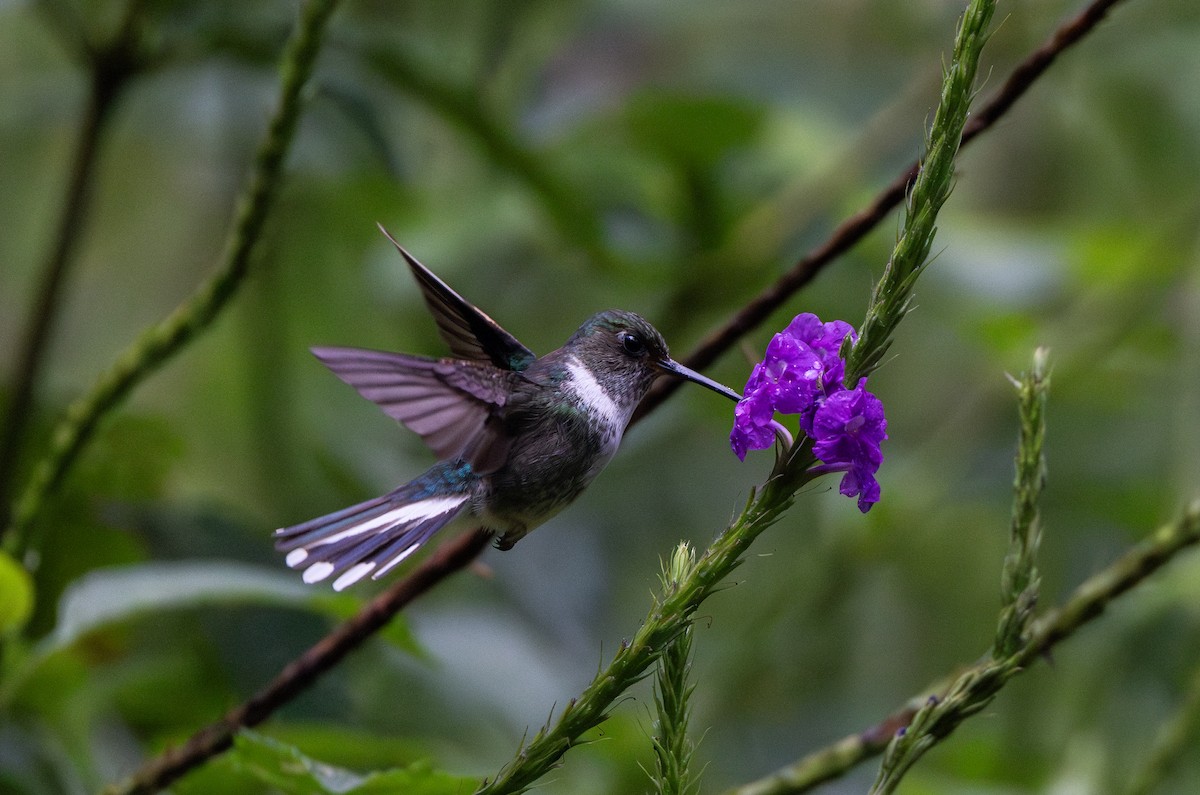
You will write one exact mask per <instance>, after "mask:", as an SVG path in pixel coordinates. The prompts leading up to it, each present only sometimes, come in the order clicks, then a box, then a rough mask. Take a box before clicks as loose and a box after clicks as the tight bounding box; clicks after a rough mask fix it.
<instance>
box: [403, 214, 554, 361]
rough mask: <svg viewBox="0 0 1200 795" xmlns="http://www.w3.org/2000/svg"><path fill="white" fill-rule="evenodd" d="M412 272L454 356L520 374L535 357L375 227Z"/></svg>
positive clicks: (518, 341) (514, 338) (497, 324)
mask: <svg viewBox="0 0 1200 795" xmlns="http://www.w3.org/2000/svg"><path fill="white" fill-rule="evenodd" d="M379 231H381V232H383V234H384V236H386V237H387V239H388V240H390V241H392V245H394V246H395V247H396V250H397V251H399V252H400V254H401V256H403V257H404V259H405V261H407V262H408V267H409V268H411V269H412V272H413V275H414V276H415V277H416V279H417V284H418V285H419V286H420V287H421V295H423V296H424V297H425V305H426V306H428V307H429V311H430V312H431V313H432V314H433V319H434V320H435V321H437V327H438V331H439V332H440V333H441V335H442V339H444V340H445V341H446V344H448V345H449V346H450V350H451V351H452V352H453V353H454V355H455V356H457V357H459V358H461V359H467V360H469V361H483V362H490V363H491V364H494V365H495V366H496V367H499V368H500V369H502V370H524V369H525V368H526V367H528V366H529V365H530V364H532V363H533V360H534V359H536V358H537V357H536V356H535V355H534V353H533V351H531V350H529V349H528V348H526V347H525V346H524V345H522V344H521V341H520V340H518V339H517V338H516V337H514V336H513V335H512V334H509V333H508V332H507V331H505V330H504V329H503V328H502V327H501V326H500V324H499V323H497V322H496V321H494V320H492V319H491V318H490V317H488V316H487V315H486V314H484V313H483V312H482V311H481V310H480V309H479V308H478V307H476V306H475V305H474V304H472V303H471V302H470V301H467V300H466V299H465V298H463V297H462V296H461V295H459V294H458V293H456V292H454V290H452V289H451V288H450V286H449V285H448V284H446V283H445V282H444V281H442V280H441V279H439V278H438V277H437V276H434V275H433V272H432V271H430V270H429V269H428V268H426V267H425V266H424V265H422V264H421V263H420V262H418V261H417V259H416V257H414V256H413V255H411V254H409V253H408V252H407V251H405V250H404V248H403V246H401V245H400V244H399V243H397V242H396V239H395V238H394V237H392V236H391V235H389V234H388V231H387V230H386V229H384V228H383V226H382V225H380V226H379Z"/></svg>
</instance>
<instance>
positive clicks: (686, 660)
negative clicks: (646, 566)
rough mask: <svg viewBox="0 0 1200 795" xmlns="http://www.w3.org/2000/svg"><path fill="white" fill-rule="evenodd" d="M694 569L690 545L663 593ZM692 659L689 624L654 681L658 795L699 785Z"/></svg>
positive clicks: (669, 571)
mask: <svg viewBox="0 0 1200 795" xmlns="http://www.w3.org/2000/svg"><path fill="white" fill-rule="evenodd" d="M694 566H695V555H694V553H693V552H692V548H691V546H689V545H688V543H687V542H686V541H685V542H682V543H680V544H679V546H678V547H676V548H675V553H674V554H673V555H672V557H671V560H670V561H669V562H668V563H667V565H665V566H664V567H663V578H662V584H663V586H662V587H663V593H671V592H672V591H674V590H675V589H676V588H678V587H679V584H680V583H681V582H683V580H685V579H686V578H687V577H688V575H689V574H690V573H691V570H692V568H693V567H694ZM691 656H692V624H691V623H690V622H689V623H688V624H687V625H685V626H684V627H683V629H682V630H680V632H679V634H678V635H677V636H676V638H675V639H674V640H673V641H671V642H670V643H669V644H668V645H667V648H666V650H665V651H664V652H663V654H662V656H661V657H660V658H659V660H658V671H657V672H656V675H655V681H654V706H655V711H656V712H657V719H656V720H655V722H654V728H655V731H654V736H653V737H652V738H651V743H652V744H653V746H654V762H655V776H654V785H655V788H656V790H657V791H658V793H659V795H688V794H689V793H691V792H694V791H695V788H696V785H697V784H698V783H699V782H698V781H696V779H695V778H694V777H693V775H692V773H691V761H692V750H693V746H692V743H691V741H690V740H689V739H688V719H689V717H690V712H691V709H690V707H689V704H688V702H689V700H690V699H691V695H692V690H693V689H694V687H695V686H694V685H690V684H689V683H688V673H689V670H690V668H691Z"/></svg>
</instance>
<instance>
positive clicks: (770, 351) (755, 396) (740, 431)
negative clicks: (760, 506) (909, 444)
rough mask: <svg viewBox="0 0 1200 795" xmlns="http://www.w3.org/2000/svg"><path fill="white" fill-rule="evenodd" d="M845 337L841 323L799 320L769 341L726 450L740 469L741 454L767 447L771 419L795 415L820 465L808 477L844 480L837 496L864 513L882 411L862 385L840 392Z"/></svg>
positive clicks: (810, 317)
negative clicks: (824, 474) (828, 474)
mask: <svg viewBox="0 0 1200 795" xmlns="http://www.w3.org/2000/svg"><path fill="white" fill-rule="evenodd" d="M847 335H849V337H850V339H851V342H852V343H853V342H857V341H858V335H857V334H856V333H855V331H854V329H853V328H852V327H851V326H850V324H849V323H846V322H845V321H842V320H834V321H831V322H829V323H822V322H821V319H820V318H819V317H817V316H816V315H814V314H811V313H807V312H806V313H804V314H802V315H797V316H796V317H795V318H794V319H793V320H792V322H791V323H789V324H788V326H787V328H785V329H784V330H783V331H781V332H780V333H778V334H776V335H775V336H774V337H773V338H772V339H771V342H770V344H769V345H767V351H766V355H765V356H764V357H763V360H762V361H761V362H759V363H758V364H757V365H755V366H754V370H753V371H752V372H751V373H750V379H749V381H747V382H746V389H745V390H744V392H743V395H744V397H743V398H742V400H741V401H740V402H739V403H738V405H737V408H735V409H734V421H733V430H732V431H731V432H730V434H729V443H730V446H731V447H732V448H733V451H734V453H736V454H737V456H738V458H740V459H742V460H743V461H744V460H745V458H746V452H747V451H749V450H763V449H766V448H768V447H770V446H771V445H772V444H773V443H774V441H775V433H776V428H778V427H780V426H779V425H778V423H776V422H775V413H776V412H779V413H781V414H796V415H799V424H800V429H801V430H803V431H804V433H805V434H807V435H808V437H809V438H811V439H812V440H813V454H814V455H816V457H817V458H819V459H820V460H821V461H822V464H821V465H820V466H818V467H814V468H813V470H812V471H813V472H814V473H817V472H844V473H845V475H843V477H842V483H841V488H840V490H841V493H842V494H845V495H846V496H848V497H853V496H858V507H859V509H860V510H862V511H863V512H864V513H865V512H866V511H868V510H870V508H871V505H873V504H874V503H876V502H878V501H879V484H878V482H876V480H875V473H876V472H877V471H878V470H879V465H880V463H881V462H882V461H883V454H882V453H881V452H880V449H879V444H880V442H882V441H883V440H884V439H886V438H887V434H886V433H885V429H886V428H887V421H886V419H885V418H884V415H883V403H881V402H880V400H879V398H877V397H875V396H874V395H872V394H871V393H870V392H867V391H866V389H865V388H864V385H865V384H866V379H865V378H864V379H862V380H860V381H859V382H858V386H856V387H855V388H854V389H846V388H845V387H844V386H843V385H842V380H843V379H844V378H845V375H846V363H845V361H843V360H842V357H841V356H840V352H841V347H842V343H843V342H844V341H845V339H846V337H847Z"/></svg>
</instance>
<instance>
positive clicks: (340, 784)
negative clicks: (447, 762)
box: [231, 731, 478, 795]
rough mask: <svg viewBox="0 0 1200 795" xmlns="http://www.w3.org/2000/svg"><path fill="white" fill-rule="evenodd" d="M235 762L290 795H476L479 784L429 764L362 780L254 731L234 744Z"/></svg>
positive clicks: (232, 755) (364, 777)
mask: <svg viewBox="0 0 1200 795" xmlns="http://www.w3.org/2000/svg"><path fill="white" fill-rule="evenodd" d="M231 760H232V762H233V764H234V767H235V768H239V769H241V770H242V771H244V772H245V773H248V774H250V775H252V776H254V777H255V778H257V779H258V780H259V781H262V782H263V783H265V784H268V785H270V786H272V787H275V788H276V789H278V790H279V791H281V792H283V793H285V794H286V795H367V793H385V792H394V793H405V795H461V793H463V792H471V791H473V790H474V789H475V786H476V784H477V783H478V782H477V781H476V780H475V779H472V778H464V777H462V776H452V775H450V774H449V773H446V772H444V771H440V770H434V769H433V768H432V767H431V766H430V765H429V764H428V763H426V762H415V763H413V764H411V765H409V766H408V767H405V768H396V769H392V770H385V771H379V772H375V773H368V774H366V775H360V774H358V773H354V772H352V771H350V770H346V769H344V768H340V767H334V766H333V765H327V764H325V763H324V762H319V761H317V760H315V759H312V758H310V757H307V756H305V755H304V754H303V753H301V752H300V750H299V749H297V748H294V747H293V746H290V745H288V744H286V743H282V742H279V741H278V740H273V739H271V738H270V737H266V736H264V735H261V734H258V733H256V732H252V731H242V732H241V733H239V734H238V736H237V737H236V738H235V739H234V744H233V751H232V752H231Z"/></svg>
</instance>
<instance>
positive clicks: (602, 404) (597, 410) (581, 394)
mask: <svg viewBox="0 0 1200 795" xmlns="http://www.w3.org/2000/svg"><path fill="white" fill-rule="evenodd" d="M567 370H569V371H570V372H571V378H570V380H568V381H567V384H566V386H567V388H568V389H570V390H571V391H572V392H574V393H575V395H576V396H577V397H578V398H579V399H580V400H582V401H583V404H584V405H585V406H587V408H588V411H590V412H592V413H594V414H596V415H597V416H599V417H603V418H604V424H605V425H609V426H617V427H618V428H619V429H621V430H624V428H625V424H626V423H627V422H628V421H629V412H628V411H622V410H621V407H620V406H618V405H617V404H616V401H614V400H613V399H612V398H611V397H609V395H608V393H607V392H605V391H604V387H602V386H600V382H599V381H597V380H596V376H594V375H592V371H591V370H589V369H588V368H587V367H586V366H585V365H584V364H583V363H582V362H580V361H579V359H577V358H574V357H572V358H570V359H568V360H567Z"/></svg>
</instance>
